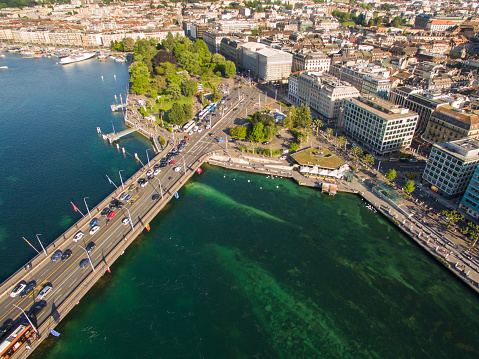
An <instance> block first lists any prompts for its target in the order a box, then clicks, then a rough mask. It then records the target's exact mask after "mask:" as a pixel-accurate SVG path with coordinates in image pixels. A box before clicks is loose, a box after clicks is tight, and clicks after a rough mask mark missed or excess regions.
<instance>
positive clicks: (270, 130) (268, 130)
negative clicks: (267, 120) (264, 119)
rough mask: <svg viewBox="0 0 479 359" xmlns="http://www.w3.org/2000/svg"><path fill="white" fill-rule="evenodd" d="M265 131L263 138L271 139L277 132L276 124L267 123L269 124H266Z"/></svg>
mask: <svg viewBox="0 0 479 359" xmlns="http://www.w3.org/2000/svg"><path fill="white" fill-rule="evenodd" d="M263 132H264V136H263V138H264V139H266V140H270V139H272V138H273V136H274V135H275V134H276V126H275V125H272V124H271V125H267V126H265V128H264V130H263Z"/></svg>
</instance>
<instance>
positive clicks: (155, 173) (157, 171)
mask: <svg viewBox="0 0 479 359" xmlns="http://www.w3.org/2000/svg"><path fill="white" fill-rule="evenodd" d="M160 172H161V168H157V169H156V170H155V172H153V174H154V175H155V176H158V175H159V174H160Z"/></svg>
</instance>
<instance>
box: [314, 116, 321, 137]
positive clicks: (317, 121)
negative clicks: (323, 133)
mask: <svg viewBox="0 0 479 359" xmlns="http://www.w3.org/2000/svg"><path fill="white" fill-rule="evenodd" d="M313 125H314V126H315V129H316V136H317V135H318V134H319V129H320V128H321V127H323V121H321V120H320V119H319V118H318V119H316V120H314V121H313Z"/></svg>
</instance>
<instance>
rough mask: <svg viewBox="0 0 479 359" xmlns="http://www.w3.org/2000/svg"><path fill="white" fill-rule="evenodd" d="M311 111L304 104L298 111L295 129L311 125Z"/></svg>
mask: <svg viewBox="0 0 479 359" xmlns="http://www.w3.org/2000/svg"><path fill="white" fill-rule="evenodd" d="M311 121H312V118H311V110H310V109H309V106H307V105H305V104H304V103H303V104H301V106H299V107H298V109H297V110H296V119H295V124H294V127H300V128H305V127H308V126H309V125H310V124H311Z"/></svg>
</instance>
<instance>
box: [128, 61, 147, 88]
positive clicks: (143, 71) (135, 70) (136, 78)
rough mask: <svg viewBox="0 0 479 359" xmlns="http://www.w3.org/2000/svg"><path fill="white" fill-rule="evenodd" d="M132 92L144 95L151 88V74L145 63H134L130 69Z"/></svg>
mask: <svg viewBox="0 0 479 359" xmlns="http://www.w3.org/2000/svg"><path fill="white" fill-rule="evenodd" d="M129 72H130V82H131V91H132V92H136V93H137V94H140V95H144V94H146V93H147V92H148V90H149V88H150V73H149V72H148V67H146V65H145V64H144V63H143V62H134V63H132V64H131V66H130V68H129Z"/></svg>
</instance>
